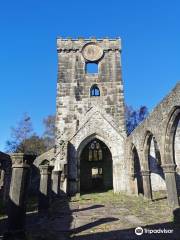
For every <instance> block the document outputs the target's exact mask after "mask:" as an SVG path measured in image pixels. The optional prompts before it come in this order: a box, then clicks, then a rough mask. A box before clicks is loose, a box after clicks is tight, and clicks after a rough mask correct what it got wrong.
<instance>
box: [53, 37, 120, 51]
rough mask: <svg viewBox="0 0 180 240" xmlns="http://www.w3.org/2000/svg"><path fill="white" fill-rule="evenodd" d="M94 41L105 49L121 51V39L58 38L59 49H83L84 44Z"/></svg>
mask: <svg viewBox="0 0 180 240" xmlns="http://www.w3.org/2000/svg"><path fill="white" fill-rule="evenodd" d="M88 43H94V44H97V45H98V46H100V47H101V48H102V49H103V51H121V39H120V38H115V39H110V38H102V39H99V38H94V37H91V38H88V39H87V38H77V39H73V38H62V37H58V38H57V51H58V52H61V51H75V52H76V51H81V50H82V48H83V47H84V45H86V44H88Z"/></svg>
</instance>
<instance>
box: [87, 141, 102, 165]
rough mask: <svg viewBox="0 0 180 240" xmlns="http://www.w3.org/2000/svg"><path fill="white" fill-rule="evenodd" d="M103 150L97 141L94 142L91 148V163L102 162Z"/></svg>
mask: <svg viewBox="0 0 180 240" xmlns="http://www.w3.org/2000/svg"><path fill="white" fill-rule="evenodd" d="M101 160H102V149H101V146H100V144H99V142H97V141H93V142H92V143H91V144H90V146H89V161H101Z"/></svg>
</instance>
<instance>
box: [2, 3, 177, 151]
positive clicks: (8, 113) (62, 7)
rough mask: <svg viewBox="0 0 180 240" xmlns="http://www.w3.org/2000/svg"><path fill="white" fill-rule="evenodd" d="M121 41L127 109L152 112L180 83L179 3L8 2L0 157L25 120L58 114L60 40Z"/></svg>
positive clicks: (38, 122)
mask: <svg viewBox="0 0 180 240" xmlns="http://www.w3.org/2000/svg"><path fill="white" fill-rule="evenodd" d="M57 36H62V37H69V36H71V37H73V38H77V37H82V36H83V37H86V38H87V37H91V36H96V37H98V38H101V37H107V36H108V37H110V38H113V37H119V36H120V37H121V39H122V46H123V51H122V67H123V80H124V85H125V101H126V103H127V104H129V105H132V106H133V107H135V108H137V107H139V106H140V105H146V106H148V108H149V109H150V110H151V109H152V108H153V107H155V105H156V104H157V103H158V102H159V101H160V100H161V99H162V98H163V97H164V96H165V95H166V94H167V93H168V92H169V91H170V90H171V89H172V88H173V87H174V85H175V84H176V83H177V81H178V80H180V1H178V0H171V1H170V0H169V1H167V0H164V1H163V0H148V1H145V0H136V1H135V0H134V1H133V0H91V1H83V0H77V1H74V0H72V1H70V0H69V1H68V0H67V1H64V0H62V1H61V0H38V1H37V0H21V1H18V0H16V1H13V0H11V1H10V0H2V1H1V3H0V82H1V98H0V99H1V101H0V110H1V115H0V129H1V131H0V150H3V149H4V146H5V141H6V140H7V139H9V138H10V127H11V126H14V125H15V124H16V122H17V121H18V120H19V119H20V118H21V117H22V115H23V113H24V112H27V113H29V115H30V116H31V117H32V121H33V127H34V130H35V131H36V132H37V133H38V134H41V133H42V131H43V125H42V119H43V118H44V117H46V116H47V115H48V114H53V113H55V97H56V79H57V54H56V37H57Z"/></svg>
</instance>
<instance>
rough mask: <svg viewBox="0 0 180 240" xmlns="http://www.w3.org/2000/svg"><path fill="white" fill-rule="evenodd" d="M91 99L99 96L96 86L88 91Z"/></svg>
mask: <svg viewBox="0 0 180 240" xmlns="http://www.w3.org/2000/svg"><path fill="white" fill-rule="evenodd" d="M90 95H91V97H99V96H100V90H99V88H98V86H97V85H93V86H92V87H91V90H90Z"/></svg>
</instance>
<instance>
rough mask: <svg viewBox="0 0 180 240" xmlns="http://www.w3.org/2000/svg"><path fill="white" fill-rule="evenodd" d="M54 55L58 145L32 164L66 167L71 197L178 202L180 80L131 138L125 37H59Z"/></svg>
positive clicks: (63, 176)
mask: <svg viewBox="0 0 180 240" xmlns="http://www.w3.org/2000/svg"><path fill="white" fill-rule="evenodd" d="M57 54H58V81H57V98H56V130H57V131H56V145H55V149H52V150H50V151H49V152H48V153H45V154H43V155H42V156H40V157H39V158H37V159H36V161H35V164H37V165H38V164H40V162H41V161H42V160H43V159H44V158H46V159H48V160H49V161H50V164H52V165H54V166H55V169H56V170H60V171H62V174H61V190H63V191H64V192H66V193H68V194H69V195H75V194H77V193H82V192H87V191H88V192H89V191H92V192H93V191H101V190H108V189H113V190H114V192H115V193H119V192H126V193H127V194H137V195H138V194H143V195H144V196H145V197H147V198H149V199H151V198H152V192H153V191H157V190H163V191H166V192H167V196H168V202H169V204H170V205H173V206H177V205H179V200H178V195H179V192H180V191H179V190H180V187H179V183H180V180H179V179H180V175H179V173H180V170H179V166H180V144H179V142H180V131H179V130H178V125H179V118H180V84H179V83H178V84H177V85H176V86H175V88H174V89H173V90H172V91H171V92H170V93H169V94H168V95H167V96H166V97H165V98H164V99H163V100H162V101H161V102H160V103H159V104H158V105H157V107H155V108H154V110H153V111H152V112H151V113H150V114H149V116H148V117H147V119H145V120H144V121H143V122H142V123H141V124H140V125H139V126H138V127H137V128H136V129H135V130H134V131H133V132H132V133H131V134H130V135H129V136H127V134H126V126H125V103H124V90H123V80H122V66H121V40H120V39H94V38H91V39H63V38H57ZM91 68H93V73H92V71H91ZM137 84H138V83H137Z"/></svg>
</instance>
